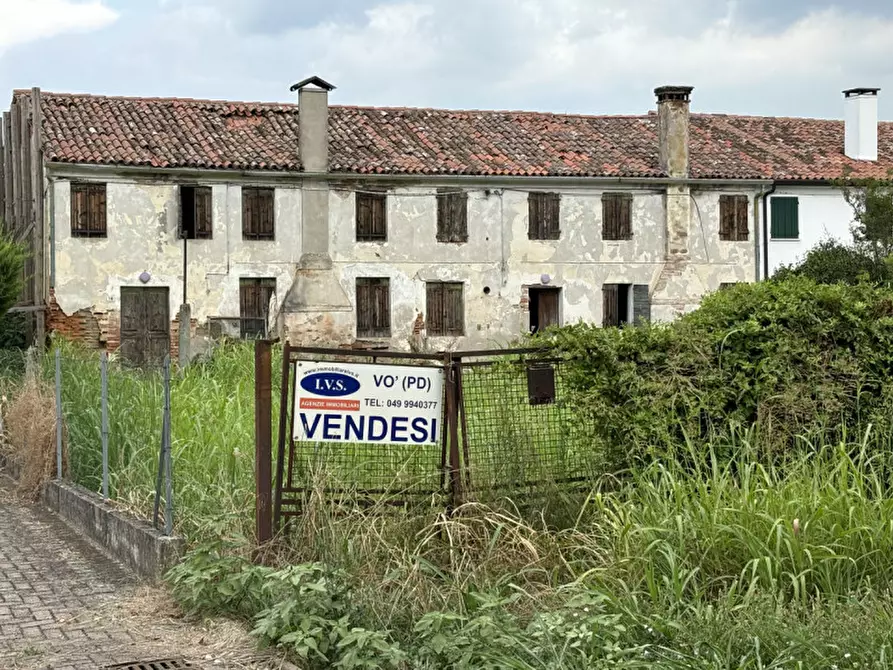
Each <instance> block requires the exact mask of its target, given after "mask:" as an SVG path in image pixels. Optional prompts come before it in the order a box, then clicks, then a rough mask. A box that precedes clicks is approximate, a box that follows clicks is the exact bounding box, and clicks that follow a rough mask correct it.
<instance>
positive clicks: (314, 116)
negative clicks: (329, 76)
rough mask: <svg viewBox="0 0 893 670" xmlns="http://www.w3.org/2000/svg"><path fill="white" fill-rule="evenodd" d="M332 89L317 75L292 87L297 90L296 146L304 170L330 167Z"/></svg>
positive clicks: (321, 169) (314, 170) (312, 170)
mask: <svg viewBox="0 0 893 670" xmlns="http://www.w3.org/2000/svg"><path fill="white" fill-rule="evenodd" d="M334 89H335V87H334V86H332V85H331V84H330V83H329V82H327V81H325V80H324V79H320V78H319V77H308V78H307V79H304V80H303V81H299V82H298V83H297V84H295V85H294V86H292V87H291V91H292V92H294V91H297V92H298V114H299V122H300V129H301V130H300V137H299V138H298V149H299V153H300V156H301V166H302V167H303V169H304V172H326V171H327V170H328V169H329V91H332V90H334Z"/></svg>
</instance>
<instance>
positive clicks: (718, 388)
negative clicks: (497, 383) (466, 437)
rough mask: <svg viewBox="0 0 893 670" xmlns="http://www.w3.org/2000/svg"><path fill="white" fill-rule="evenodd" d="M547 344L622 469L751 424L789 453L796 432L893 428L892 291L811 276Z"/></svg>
mask: <svg viewBox="0 0 893 670" xmlns="http://www.w3.org/2000/svg"><path fill="white" fill-rule="evenodd" d="M543 339H544V341H545V342H546V343H547V344H548V345H550V348H551V349H552V354H554V353H556V352H557V353H558V354H559V355H561V356H563V357H565V358H567V359H569V360H568V363H567V364H566V370H567V373H568V374H567V384H568V389H567V391H568V394H569V403H570V405H572V406H574V407H575V408H576V411H577V412H578V413H580V415H581V418H583V419H585V420H587V421H590V422H591V424H592V425H593V426H595V431H596V440H597V442H598V445H599V446H600V447H601V448H602V449H604V450H605V451H606V452H607V453H609V454H610V455H612V456H613V462H614V463H615V466H617V467H620V466H624V465H628V464H629V456H633V457H640V458H645V457H650V456H653V455H654V453H655V452H654V449H655V448H657V447H662V446H663V447H665V446H669V445H677V444H680V443H683V444H684V443H686V442H692V441H694V442H697V443H703V442H704V441H706V440H707V439H709V438H711V437H714V436H730V435H732V434H733V433H734V432H735V431H736V430H737V429H739V428H749V427H751V426H754V425H756V426H757V429H758V430H759V432H760V435H761V437H762V438H763V439H762V440H761V443H762V444H763V445H764V446H766V447H767V448H770V449H779V448H780V449H785V448H788V447H790V446H791V445H793V444H794V443H795V442H796V436H798V435H801V434H803V435H806V436H810V435H819V434H821V435H826V436H828V437H829V438H830V439H836V438H838V437H840V436H841V435H842V434H843V433H844V432H845V430H846V429H847V428H849V429H851V430H855V431H856V432H858V429H857V427H858V426H861V425H863V424H864V423H865V422H868V421H875V422H878V423H880V424H882V425H883V426H888V425H889V424H890V421H889V419H888V417H889V415H890V412H889V411H888V410H889V409H890V408H893V385H891V384H890V382H888V381H887V380H888V379H889V378H890V375H891V372H893V292H891V291H890V290H887V289H879V288H878V289H876V288H873V287H871V286H869V285H866V284H860V285H856V286H848V285H844V284H837V285H823V284H817V283H816V282H815V281H813V280H811V279H807V278H804V277H795V278H792V279H790V280H788V281H768V282H763V283H759V284H739V285H736V286H735V287H733V288H731V289H730V290H727V291H722V292H718V293H715V294H712V295H710V296H708V297H707V298H705V300H704V301H703V303H702V306H701V308H700V309H698V310H696V311H695V312H693V313H691V314H689V315H687V316H685V317H682V318H681V319H679V320H677V321H675V322H673V323H671V324H665V325H650V326H644V327H633V328H624V329H622V330H621V329H616V328H599V327H596V326H592V325H588V324H578V325H574V326H569V327H565V328H562V329H559V330H556V331H554V332H553V333H552V334H550V335H546V336H544V338H543ZM552 354H550V355H552Z"/></svg>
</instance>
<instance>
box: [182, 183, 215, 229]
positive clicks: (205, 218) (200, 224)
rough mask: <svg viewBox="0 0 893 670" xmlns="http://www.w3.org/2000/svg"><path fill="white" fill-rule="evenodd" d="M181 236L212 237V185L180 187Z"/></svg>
mask: <svg viewBox="0 0 893 670" xmlns="http://www.w3.org/2000/svg"><path fill="white" fill-rule="evenodd" d="M180 237H181V238H182V239H187V240H209V239H211V187H210V186H181V187H180Z"/></svg>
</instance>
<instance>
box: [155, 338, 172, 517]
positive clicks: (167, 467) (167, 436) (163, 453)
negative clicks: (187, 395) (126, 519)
mask: <svg viewBox="0 0 893 670" xmlns="http://www.w3.org/2000/svg"><path fill="white" fill-rule="evenodd" d="M163 394H164V395H163V398H164V401H163V404H162V410H161V449H160V450H159V452H158V474H157V475H156V477H155V505H154V506H153V510H152V525H153V526H154V527H155V529H156V530H157V529H158V517H159V513H160V511H161V485H162V482H164V534H165V535H170V534H171V532H172V530H173V525H174V522H173V519H174V508H173V499H172V498H173V492H172V489H173V484H172V482H171V477H172V472H171V470H172V467H171V454H170V449H171V446H170V445H171V357H170V355H167V356H165V357H164V390H163Z"/></svg>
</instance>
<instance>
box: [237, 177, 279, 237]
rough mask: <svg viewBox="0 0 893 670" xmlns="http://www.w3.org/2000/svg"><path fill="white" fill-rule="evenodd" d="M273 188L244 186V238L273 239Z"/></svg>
mask: <svg viewBox="0 0 893 670" xmlns="http://www.w3.org/2000/svg"><path fill="white" fill-rule="evenodd" d="M274 193H275V190H274V189H272V188H257V187H254V186H251V187H249V186H243V187H242V239H243V240H272V239H274V233H273V225H274V224H273V218H274V216H273V203H274V197H273V196H274Z"/></svg>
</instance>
